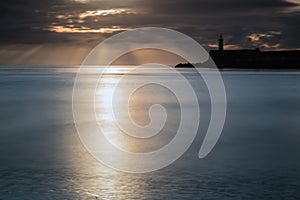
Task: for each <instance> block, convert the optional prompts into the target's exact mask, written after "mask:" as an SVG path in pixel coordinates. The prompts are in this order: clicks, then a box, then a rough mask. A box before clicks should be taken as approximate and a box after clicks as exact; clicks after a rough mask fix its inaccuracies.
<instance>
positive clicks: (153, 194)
mask: <svg viewBox="0 0 300 200" xmlns="http://www.w3.org/2000/svg"><path fill="white" fill-rule="evenodd" d="M124 72H126V68H125V67H124V68H122V69H121V70H116V71H112V72H111V73H109V74H107V75H105V76H104V77H103V80H104V82H105V85H104V88H103V90H104V91H105V90H108V91H109V88H110V87H111V84H113V83H114V80H116V79H117V78H118V77H119V76H122V74H123V73H124ZM182 73H183V74H184V75H185V77H186V78H187V79H188V80H189V81H190V82H191V84H192V85H193V86H194V88H195V91H196V93H197V96H198V98H199V102H200V109H201V121H200V129H199V131H198V135H197V138H196V139H195V141H194V143H193V145H192V146H191V147H190V148H189V150H188V151H187V152H186V153H185V154H184V155H183V156H182V157H181V158H180V159H179V160H177V161H176V162H175V163H173V164H172V165H170V166H168V167H167V168H164V169H162V170H159V171H155V172H151V173H146V174H129V173H122V172H118V171H114V170H112V169H110V168H107V167H106V166H103V165H102V164H100V163H98V162H96V161H95V160H94V159H93V158H92V156H91V155H90V154H89V153H88V152H87V151H86V150H85V149H84V147H83V146H82V144H81V142H80V140H79V138H78V135H77V133H76V129H75V125H74V122H73V116H72V89H73V83H74V79H75V76H76V68H67V67H57V68H47V67H1V68H0V92H1V95H0V199H300V159H299V152H300V73H299V72H250V71H248V72H237V71H226V72H222V77H223V81H224V84H225V87H226V93H227V100H228V102H227V103H228V112H227V118H226V122H225V127H224V130H223V132H222V135H221V138H220V140H219V141H218V143H217V145H216V146H215V148H214V149H213V151H212V152H211V153H210V154H209V155H208V156H207V157H206V158H204V159H199V158H198V157H197V155H198V151H199V148H200V146H201V143H202V140H203V136H204V134H205V130H206V129H207V125H208V122H209V117H210V100H209V94H208V92H207V88H206V86H205V83H204V82H203V80H202V79H201V77H199V76H198V75H197V73H195V72H194V71H191V70H183V71H182ZM204 73H209V74H210V76H214V72H213V71H206V72H204ZM129 77H130V79H129V80H128V82H126V83H125V84H123V85H122V86H121V87H123V89H124V90H125V89H126V88H127V87H128V85H127V84H131V83H134V82H136V81H139V80H141V79H143V80H145V79H146V80H148V79H149V80H155V79H160V80H165V81H166V82H171V83H174V84H176V79H174V76H172V75H170V74H168V73H163V72H159V71H158V72H156V71H155V70H154V71H153V70H151V73H145V74H131V75H130V76H129ZM87 82H88V80H87ZM99 94H100V96H99V101H101V102H102V104H100V103H99V107H98V109H99V110H98V111H97V112H99V113H98V114H99V116H100V119H101V116H103V119H102V120H103V121H104V122H105V123H104V124H106V126H107V127H109V126H110V123H111V121H110V118H109V117H108V116H107V115H106V112H105V111H106V110H105V109H107V108H106V106H105V102H104V104H103V101H105V93H104V94H102V95H103V96H101V93H99ZM139 95H140V96H136V97H135V99H134V101H135V103H134V104H133V105H132V109H133V110H135V112H134V114H133V117H134V119H136V120H137V121H138V123H141V124H143V123H147V122H148V120H149V119H148V118H147V111H146V110H145V108H148V106H149V104H151V103H153V102H155V103H160V102H161V103H162V104H163V105H164V106H165V108H166V110H167V112H168V114H170V115H169V118H168V121H167V123H166V126H165V127H164V129H165V133H166V134H165V135H163V136H161V137H158V138H153V141H149V142H147V143H146V144H144V145H142V144H139V142H141V141H133V142H129V141H128V139H127V138H123V137H115V138H114V139H115V142H116V143H117V144H118V145H123V146H124V148H128V149H130V150H132V151H146V150H153V149H156V148H160V147H162V146H163V145H164V144H165V143H166V142H168V141H169V140H170V138H172V137H173V135H172V133H174V132H176V128H178V126H177V124H178V122H179V121H178V120H180V119H179V117H178V116H180V111H179V107H178V105H176V99H174V95H172V94H171V93H170V92H169V91H167V90H166V89H165V88H157V87H156V86H154V85H152V86H150V87H148V88H144V89H143V90H141V91H140V94H139ZM145 97H147V98H146V99H148V100H147V101H145ZM120 99H121V100H122V98H121V97H120ZM149 99H150V100H149ZM186 101H188V98H187V100H186ZM187 132H188V130H187ZM136 143H138V145H137V144H136ZM115 159H121V158H119V157H118V156H116V157H115ZM128 162H130V161H128ZM132 165H134V163H132Z"/></svg>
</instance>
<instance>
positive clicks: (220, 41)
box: [219, 34, 224, 51]
mask: <svg viewBox="0 0 300 200" xmlns="http://www.w3.org/2000/svg"><path fill="white" fill-rule="evenodd" d="M223 50H224V40H223V36H222V34H221V35H220V37H219V51H223Z"/></svg>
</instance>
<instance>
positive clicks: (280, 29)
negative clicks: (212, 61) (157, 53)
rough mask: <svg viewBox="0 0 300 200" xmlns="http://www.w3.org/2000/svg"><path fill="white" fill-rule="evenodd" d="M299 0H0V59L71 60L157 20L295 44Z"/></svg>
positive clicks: (196, 33)
mask: <svg viewBox="0 0 300 200" xmlns="http://www.w3.org/2000/svg"><path fill="white" fill-rule="evenodd" d="M299 21H300V0H2V1H1V2H0V22H1V24H2V26H0V65H79V64H80V63H81V62H82V60H83V59H84V58H85V56H86V55H87V54H88V53H89V52H90V50H91V49H92V48H93V47H95V46H96V45H97V44H98V43H100V42H101V41H103V40H104V39H105V38H108V37H110V36H112V35H114V34H116V33H119V32H121V31H126V30H131V29H134V28H141V27H164V28H171V29H174V30H177V31H180V32H182V33H184V34H187V35H188V36H190V37H192V38H194V39H195V40H197V41H198V42H199V43H200V44H201V45H202V46H204V47H205V48H206V49H207V50H210V49H215V48H216V47H217V46H216V45H217V39H218V37H219V35H220V34H223V36H224V39H225V48H226V49H239V48H250V49H252V48H257V47H258V48H261V49H263V50H282V49H299V48H300V38H299V37H300V26H299Z"/></svg>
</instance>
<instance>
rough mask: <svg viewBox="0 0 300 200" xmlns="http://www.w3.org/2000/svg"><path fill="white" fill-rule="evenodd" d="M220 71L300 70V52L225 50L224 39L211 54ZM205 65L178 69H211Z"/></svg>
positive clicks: (185, 65) (186, 64)
mask: <svg viewBox="0 0 300 200" xmlns="http://www.w3.org/2000/svg"><path fill="white" fill-rule="evenodd" d="M209 55H210V57H211V59H212V60H213V61H214V63H215V64H216V66H217V67H218V68H219V69H299V70H300V51H299V50H291V51H261V50H259V49H253V50H251V49H241V50H224V47H223V37H222V35H221V36H220V38H219V49H218V50H211V51H210V52H209ZM208 65H209V61H208V62H207V63H203V64H199V63H197V64H190V63H185V64H178V65H176V66H175V67H176V68H192V67H194V66H197V67H209V66H208Z"/></svg>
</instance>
